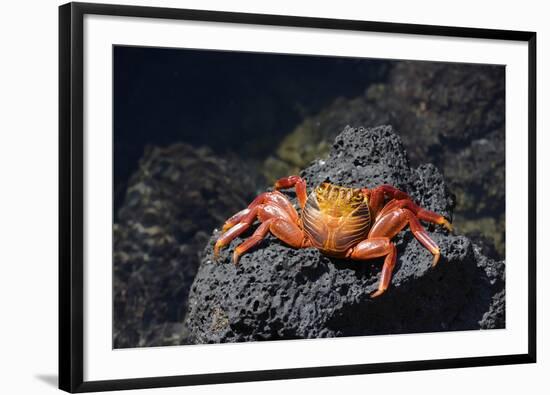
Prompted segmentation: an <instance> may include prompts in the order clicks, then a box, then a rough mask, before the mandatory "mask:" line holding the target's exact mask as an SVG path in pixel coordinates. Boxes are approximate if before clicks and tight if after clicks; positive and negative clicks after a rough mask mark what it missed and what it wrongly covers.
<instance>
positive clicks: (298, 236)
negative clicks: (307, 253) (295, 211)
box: [233, 218, 308, 264]
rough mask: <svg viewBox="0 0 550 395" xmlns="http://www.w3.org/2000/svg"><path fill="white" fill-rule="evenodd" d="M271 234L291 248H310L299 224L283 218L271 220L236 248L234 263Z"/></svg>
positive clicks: (263, 223)
mask: <svg viewBox="0 0 550 395" xmlns="http://www.w3.org/2000/svg"><path fill="white" fill-rule="evenodd" d="M269 232H271V233H272V234H273V235H274V236H275V237H277V238H278V239H279V240H281V241H282V242H284V243H285V244H287V245H289V246H290V247H293V248H302V247H307V246H308V242H307V239H306V237H305V235H304V232H303V231H302V229H300V227H299V226H298V225H297V224H295V223H293V222H290V221H288V220H285V219H282V218H269V219H267V220H266V221H265V222H262V224H261V225H260V226H259V227H258V229H256V231H255V232H254V234H253V235H252V236H250V237H249V238H248V239H246V240H245V241H244V242H242V243H241V244H240V245H239V246H238V247H237V248H235V252H234V253H233V263H234V264H237V263H238V262H239V258H240V257H241V255H243V254H244V253H245V252H246V251H248V250H250V249H251V248H253V247H255V246H257V245H258V244H259V243H260V241H262V239H264V238H265V237H266V236H267V234H268V233H269Z"/></svg>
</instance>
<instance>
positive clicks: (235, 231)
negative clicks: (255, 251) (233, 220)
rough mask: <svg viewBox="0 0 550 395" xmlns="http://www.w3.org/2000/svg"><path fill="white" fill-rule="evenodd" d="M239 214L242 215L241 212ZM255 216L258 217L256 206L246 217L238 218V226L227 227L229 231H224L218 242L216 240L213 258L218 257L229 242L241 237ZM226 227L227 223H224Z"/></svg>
mask: <svg viewBox="0 0 550 395" xmlns="http://www.w3.org/2000/svg"><path fill="white" fill-rule="evenodd" d="M243 211H244V210H243ZM240 213H242V211H241V212H240ZM236 215H239V213H237V214H236ZM257 215H258V206H255V207H253V208H252V209H250V210H249V211H248V212H247V213H246V215H243V216H242V217H241V218H240V222H239V223H238V224H236V225H231V226H230V227H229V230H228V231H226V232H225V233H224V234H222V235H221V236H220V237H219V238H218V240H216V244H215V245H214V257H218V254H219V252H220V249H222V248H223V247H225V246H226V245H228V244H229V243H231V240H233V239H234V238H235V237H237V236H239V235H241V234H242V233H243V232H244V231H246V230H247V229H248V228H249V227H250V225H251V224H252V223H253V222H254V220H255V219H256V216H257ZM226 225H227V222H226ZM226 225H224V229H225V228H226Z"/></svg>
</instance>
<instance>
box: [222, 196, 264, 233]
mask: <svg viewBox="0 0 550 395" xmlns="http://www.w3.org/2000/svg"><path fill="white" fill-rule="evenodd" d="M268 196H269V192H264V193H260V194H259V195H258V196H256V198H255V199H254V200H253V201H252V203H250V204H249V205H248V207H247V208H245V209H244V210H241V211H239V212H238V213H237V214H235V215H233V216H232V217H230V218H229V219H228V220H227V221H225V223H224V224H223V228H222V232H226V231H227V230H229V229H231V228H232V227H233V226H235V225H237V224H238V223H239V222H243V221H245V219H246V218H247V215H249V214H250V212H251V211H252V210H253V209H254V208H255V207H257V206H259V205H260V204H262V203H263V202H265V200H266V199H267V197H268ZM252 221H254V218H252Z"/></svg>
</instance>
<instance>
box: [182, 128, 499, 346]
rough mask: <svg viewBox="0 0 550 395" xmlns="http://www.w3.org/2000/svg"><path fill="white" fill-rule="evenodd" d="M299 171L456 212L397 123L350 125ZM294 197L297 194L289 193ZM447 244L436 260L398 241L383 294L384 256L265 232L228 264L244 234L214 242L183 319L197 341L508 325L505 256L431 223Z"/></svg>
mask: <svg viewBox="0 0 550 395" xmlns="http://www.w3.org/2000/svg"><path fill="white" fill-rule="evenodd" d="M301 176H302V177H303V178H305V180H306V181H307V183H308V186H309V187H310V188H311V187H314V186H315V185H317V184H318V183H320V182H322V181H329V182H331V183H334V184H338V185H342V186H346V187H375V186H377V185H380V184H383V183H388V184H392V185H394V186H396V187H398V188H400V189H402V190H404V191H406V192H408V193H409V194H410V195H411V196H412V197H413V199H414V200H415V201H416V202H417V203H418V204H420V205H421V206H423V207H425V208H427V209H430V210H434V211H437V212H439V213H441V214H443V215H445V216H446V217H449V218H452V213H453V205H454V200H453V198H452V197H451V195H450V193H449V191H448V190H447V187H446V184H445V181H444V179H443V177H442V175H441V173H440V172H439V171H438V170H437V168H435V167H434V166H433V165H430V164H424V165H420V166H419V167H416V168H411V167H410V165H409V161H408V158H407V154H406V152H405V150H404V148H403V144H402V142H401V140H400V138H399V137H398V136H397V135H396V134H395V133H394V131H393V129H392V127H391V126H380V127H376V128H370V129H365V128H351V127H346V128H345V129H344V130H343V132H342V133H340V134H339V135H338V136H337V137H336V139H335V140H334V144H333V145H332V148H331V150H330V153H329V155H328V157H327V158H325V159H322V160H315V161H314V162H312V163H311V164H310V166H309V167H307V168H306V169H305V170H304V171H303V172H301ZM288 194H289V195H290V196H292V199H293V201H294V202H295V197H294V195H293V193H292V192H288ZM426 226H427V228H428V231H429V233H430V235H431V237H432V238H433V239H434V240H435V241H436V242H437V244H438V245H439V246H440V249H441V253H442V257H441V260H440V262H439V264H438V265H437V266H436V267H435V268H432V267H431V262H432V256H431V255H430V253H429V252H428V251H427V250H426V249H425V248H423V247H422V246H421V245H420V244H419V242H418V241H417V240H416V239H414V237H413V236H412V234H411V232H410V231H409V230H408V229H407V230H405V231H403V232H401V233H400V234H399V235H398V236H397V237H395V239H394V241H395V243H396V245H397V249H398V258H397V264H396V267H395V270H394V275H393V279H392V282H391V286H390V288H389V289H388V291H387V292H386V293H385V294H384V295H382V296H380V297H379V298H374V299H373V298H371V297H370V294H371V293H372V292H373V291H374V290H375V289H376V288H377V285H378V281H379V277H380V268H381V265H382V259H376V260H369V261H362V262H358V261H349V260H339V259H334V258H329V257H326V256H324V255H322V254H321V253H320V252H319V251H318V250H316V249H313V248H307V249H293V248H290V247H287V246H286V245H284V244H283V243H281V242H280V241H278V240H277V239H276V238H274V237H272V236H268V237H267V238H266V239H265V240H264V241H263V242H262V243H261V244H260V245H259V246H258V247H257V248H255V249H253V250H251V251H250V252H249V253H247V254H245V255H243V256H242V257H241V260H240V264H239V265H238V266H235V265H233V264H232V263H231V255H232V252H233V250H234V248H235V247H236V246H237V245H238V244H240V243H242V241H243V238H245V237H247V236H249V235H250V234H251V232H248V233H246V234H244V235H243V236H242V237H238V238H236V239H235V240H233V242H232V243H231V244H230V246H229V248H226V249H224V250H222V252H221V253H220V256H219V257H218V259H217V260H216V259H214V257H213V245H214V243H215V240H216V239H217V238H218V237H219V235H220V232H219V230H215V231H214V232H213V234H212V237H211V238H210V241H209V242H208V244H207V246H206V248H205V251H204V254H203V257H202V259H201V264H200V266H199V268H198V272H197V275H196V277H195V281H194V283H193V285H192V288H191V292H190V295H189V307H188V309H189V310H188V312H187V315H186V320H185V327H186V329H187V330H188V338H187V341H188V342H190V343H220V342H243V341H259V340H275V339H300V338H323V337H334V336H350V335H374V334H398V333H412V332H435V331H450V330H468V329H472V330H473V329H481V328H502V327H504V262H503V261H500V262H499V261H494V260H492V259H489V258H487V257H485V256H484V255H482V253H481V252H480V248H479V247H477V246H476V245H475V244H473V243H472V242H471V241H470V240H469V239H468V238H467V237H465V236H461V235H455V234H450V233H448V232H447V231H446V230H445V229H442V228H441V227H437V226H432V225H429V226H428V225H426Z"/></svg>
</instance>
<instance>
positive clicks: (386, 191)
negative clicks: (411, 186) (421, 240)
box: [362, 185, 453, 231]
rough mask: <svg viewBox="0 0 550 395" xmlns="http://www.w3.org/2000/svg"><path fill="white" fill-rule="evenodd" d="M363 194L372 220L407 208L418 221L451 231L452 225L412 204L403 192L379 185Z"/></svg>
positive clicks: (437, 215)
mask: <svg viewBox="0 0 550 395" xmlns="http://www.w3.org/2000/svg"><path fill="white" fill-rule="evenodd" d="M362 191H363V193H364V194H366V195H367V196H368V197H369V206H370V208H371V212H372V216H373V217H374V218H378V217H381V216H382V215H384V214H385V213H387V212H389V211H391V210H392V209H395V208H397V207H402V208H408V209H409V210H411V211H412V212H413V213H415V214H416V216H417V217H418V219H421V220H423V221H427V222H431V223H434V224H438V225H442V226H444V227H445V228H447V229H448V230H449V231H452V230H453V227H452V225H451V224H450V223H449V221H447V219H445V217H443V216H442V215H440V214H437V213H435V212H433V211H430V210H426V209H424V208H422V207H420V206H418V205H417V204H416V203H414V202H413V200H412V198H411V197H410V196H409V195H407V194H406V193H405V192H403V191H401V190H399V189H397V188H395V187H392V186H391V185H381V186H379V187H376V188H374V189H366V188H365V189H363V190H362ZM386 196H388V197H389V198H390V199H392V200H391V201H390V202H389V203H388V204H387V205H386V206H384V199H385V197H386Z"/></svg>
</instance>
